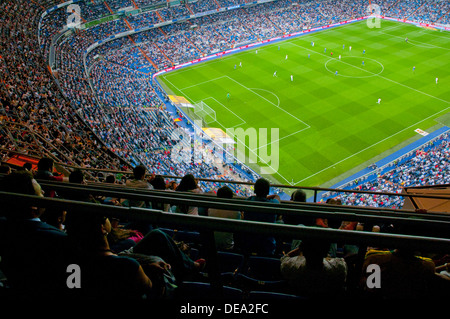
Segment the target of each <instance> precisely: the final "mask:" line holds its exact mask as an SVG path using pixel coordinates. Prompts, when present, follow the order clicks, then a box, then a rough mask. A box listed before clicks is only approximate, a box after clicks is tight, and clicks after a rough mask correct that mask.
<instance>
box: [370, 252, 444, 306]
mask: <svg viewBox="0 0 450 319" xmlns="http://www.w3.org/2000/svg"><path fill="white" fill-rule="evenodd" d="M371 264H375V265H378V266H379V267H380V270H381V273H380V277H379V279H380V286H379V287H378V288H370V287H368V285H367V280H368V276H370V274H371V273H372V272H370V271H368V270H367V267H368V266H369V265H371ZM434 277H435V265H434V262H433V261H432V260H431V259H429V258H426V257H420V256H416V254H415V253H414V252H413V251H412V250H405V249H395V250H369V251H368V252H367V253H366V257H365V260H364V264H363V268H362V278H361V287H362V289H363V290H364V291H365V292H366V293H367V294H368V296H370V297H379V298H383V299H398V298H402V299H403V298H405V299H422V298H430V297H431V296H432V295H434V292H433V291H432V286H431V284H432V282H433V280H434V279H435V278H434Z"/></svg>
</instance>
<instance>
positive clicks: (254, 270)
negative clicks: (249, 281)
mask: <svg viewBox="0 0 450 319" xmlns="http://www.w3.org/2000/svg"><path fill="white" fill-rule="evenodd" d="M280 266H281V262H280V259H278V258H270V257H260V256H249V258H248V263H247V268H246V271H245V273H244V274H245V275H247V276H249V277H251V278H254V279H256V280H264V281H274V280H281V279H282V277H281V272H280Z"/></svg>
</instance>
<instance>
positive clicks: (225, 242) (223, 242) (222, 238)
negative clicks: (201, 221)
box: [208, 186, 241, 250]
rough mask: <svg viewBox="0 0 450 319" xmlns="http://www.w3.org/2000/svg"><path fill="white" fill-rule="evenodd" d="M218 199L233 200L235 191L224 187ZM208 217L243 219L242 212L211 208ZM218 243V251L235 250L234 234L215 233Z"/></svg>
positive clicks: (218, 191)
mask: <svg viewBox="0 0 450 319" xmlns="http://www.w3.org/2000/svg"><path fill="white" fill-rule="evenodd" d="M217 197H218V198H229V199H231V198H233V191H232V190H231V188H229V187H228V186H223V187H221V188H219V189H218V190H217ZM208 216H211V217H220V218H229V219H241V212H239V211H234V210H226V209H218V208H210V209H208ZM214 237H215V241H216V248H217V249H218V250H232V249H233V248H234V237H233V233H229V232H219V231H216V232H214Z"/></svg>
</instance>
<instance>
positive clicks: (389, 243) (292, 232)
mask: <svg viewBox="0 0 450 319" xmlns="http://www.w3.org/2000/svg"><path fill="white" fill-rule="evenodd" d="M16 201H20V202H21V203H27V204H29V205H33V206H40V207H55V208H62V209H67V208H68V207H71V212H74V213H76V214H85V215H87V216H88V215H89V216H91V215H90V214H101V215H103V216H104V215H107V216H111V217H126V218H127V219H129V220H138V221H146V222H150V223H152V224H156V225H163V226H164V225H173V224H176V225H179V226H182V227H183V228H188V229H196V230H200V231H215V230H218V231H232V232H246V233H254V234H263V235H272V236H283V237H291V238H311V239H323V240H329V241H330V242H336V241H345V242H346V243H357V244H362V245H372V246H374V245H376V246H381V247H393V246H395V247H393V248H408V249H411V247H414V249H417V250H422V251H430V252H446V253H448V250H449V247H450V239H445V238H437V237H425V236H412V235H400V234H389V233H376V232H365V231H354V230H352V231H349V230H337V229H330V228H317V227H306V226H291V225H283V224H275V223H264V222H254V221H245V220H233V219H222V218H217V217H208V216H191V215H186V214H173V213H167V212H163V211H160V210H154V209H144V208H133V207H131V208H125V207H117V206H111V205H104V204H96V203H89V202H80V201H73V200H65V199H58V198H48V197H39V196H35V195H24V194H16V193H8V192H0V203H2V204H5V203H11V202H16Z"/></svg>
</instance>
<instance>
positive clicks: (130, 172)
mask: <svg viewBox="0 0 450 319" xmlns="http://www.w3.org/2000/svg"><path fill="white" fill-rule="evenodd" d="M0 149H2V148H0ZM5 150H6V149H5ZM7 151H9V152H11V153H15V154H23V153H21V152H17V151H10V150H7ZM24 155H27V156H30V155H29V154H24ZM55 164H57V165H60V166H63V167H67V168H70V169H80V170H86V171H95V172H105V173H111V174H128V175H131V176H132V175H133V172H132V171H118V170H112V169H99V168H91V167H77V166H73V165H69V164H65V163H59V162H58V163H55ZM161 176H162V177H163V178H165V179H181V178H183V176H175V175H161ZM196 179H197V180H199V181H204V182H211V183H223V184H238V185H250V186H252V185H254V182H245V181H236V180H218V179H210V178H201V177H198V178H197V177H196ZM270 186H271V187H274V188H288V189H302V190H310V191H314V198H315V199H316V196H317V193H318V192H337V193H355V194H371V195H378V196H396V197H408V198H415V197H419V198H435V199H450V196H446V195H430V194H418V193H415V194H411V193H392V192H379V191H368V190H356V189H351V190H349V189H341V188H326V187H314V186H301V185H297V186H295V185H284V184H271V185H270ZM439 186H441V187H450V184H443V185H439ZM379 209H380V208H379ZM383 209H384V210H394V209H391V208H383ZM395 210H396V211H397V210H398V209H395Z"/></svg>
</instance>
